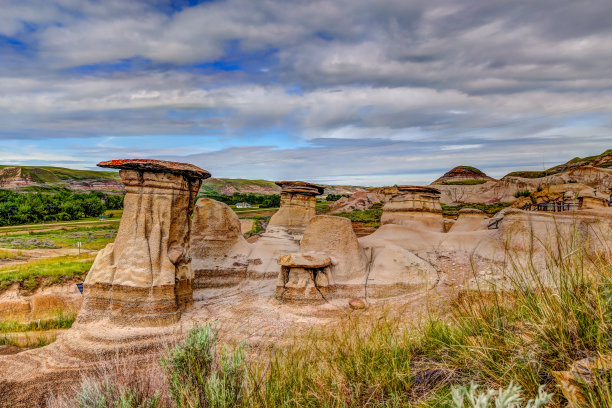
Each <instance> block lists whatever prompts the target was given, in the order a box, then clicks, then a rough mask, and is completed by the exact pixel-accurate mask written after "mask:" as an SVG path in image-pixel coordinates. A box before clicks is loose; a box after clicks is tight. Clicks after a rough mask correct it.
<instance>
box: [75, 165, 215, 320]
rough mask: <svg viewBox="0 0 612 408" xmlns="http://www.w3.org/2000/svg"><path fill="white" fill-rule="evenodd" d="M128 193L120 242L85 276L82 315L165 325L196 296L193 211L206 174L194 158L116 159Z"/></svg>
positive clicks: (93, 318) (178, 316)
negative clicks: (179, 160)
mask: <svg viewBox="0 0 612 408" xmlns="http://www.w3.org/2000/svg"><path fill="white" fill-rule="evenodd" d="M98 166H100V167H110V168H116V169H121V171H120V175H121V180H122V181H123V183H124V184H125V188H126V191H127V194H126V195H125V202H124V203H125V204H124V212H123V217H122V218H121V224H120V226H119V231H118V233H117V238H116V239H115V242H114V243H112V244H109V245H108V246H107V247H106V248H104V249H103V250H102V251H100V252H99V253H98V256H97V257H96V259H95V261H94V264H93V266H92V267H91V270H90V271H89V273H88V274H87V278H86V279H85V283H84V285H83V286H84V295H85V296H84V303H83V307H82V311H81V313H80V314H79V321H81V322H86V321H91V320H99V319H105V318H108V319H110V321H111V322H112V323H114V324H126V325H140V326H150V325H165V324H168V323H171V322H175V321H178V320H179V318H180V313H181V310H183V309H184V308H185V306H187V305H189V304H191V303H192V301H193V297H192V281H193V270H192V269H191V263H190V260H191V258H190V255H189V238H190V218H189V217H190V215H191V213H192V211H193V202H194V200H195V197H196V194H197V192H198V190H199V188H200V185H201V179H203V178H206V177H210V174H209V173H208V172H207V171H205V170H202V169H200V168H198V167H196V166H193V165H190V164H182V163H174V162H165V161H159V160H144V159H132V160H112V161H107V162H102V163H99V164H98Z"/></svg>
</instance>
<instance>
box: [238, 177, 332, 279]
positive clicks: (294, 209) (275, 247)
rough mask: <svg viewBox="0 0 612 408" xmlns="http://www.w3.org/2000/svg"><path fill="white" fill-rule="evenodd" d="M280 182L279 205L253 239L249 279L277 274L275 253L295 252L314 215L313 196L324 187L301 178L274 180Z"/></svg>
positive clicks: (277, 265) (264, 277) (314, 204)
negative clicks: (260, 232)
mask: <svg viewBox="0 0 612 408" xmlns="http://www.w3.org/2000/svg"><path fill="white" fill-rule="evenodd" d="M276 184H278V185H279V186H281V188H282V190H281V206H280V209H279V210H278V211H277V212H276V214H274V215H273V216H272V218H270V222H269V223H268V227H267V228H266V232H265V233H264V234H262V236H261V237H260V238H259V239H258V240H257V242H255V244H254V245H253V250H252V251H251V254H250V255H249V266H248V268H247V275H248V276H249V277H250V278H251V279H270V278H276V277H277V276H278V274H279V272H280V269H281V268H280V265H279V264H278V263H277V260H278V257H279V256H280V255H283V254H289V253H292V252H297V251H298V250H299V249H300V240H301V239H302V236H303V235H304V230H305V229H306V226H307V225H308V223H309V222H310V220H311V219H312V218H313V217H314V216H315V213H316V205H317V199H316V196H317V195H320V194H323V191H324V187H322V186H318V185H316V184H310V183H306V182H304V181H277V182H276Z"/></svg>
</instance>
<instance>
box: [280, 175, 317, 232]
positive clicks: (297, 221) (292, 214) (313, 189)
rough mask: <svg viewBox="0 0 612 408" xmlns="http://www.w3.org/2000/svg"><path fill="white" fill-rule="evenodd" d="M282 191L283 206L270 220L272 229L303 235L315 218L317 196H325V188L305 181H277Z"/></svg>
mask: <svg viewBox="0 0 612 408" xmlns="http://www.w3.org/2000/svg"><path fill="white" fill-rule="evenodd" d="M276 184H277V185H279V186H280V187H281V188H282V190H281V205H280V209H279V210H278V212H277V213H276V214H274V215H273V216H272V218H270V224H269V226H271V227H285V228H287V229H289V232H298V233H300V232H301V233H303V232H304V229H306V226H307V225H308V223H309V222H310V220H311V219H312V217H314V216H315V213H316V205H317V199H316V196H318V195H321V194H323V191H324V190H325V188H324V187H323V186H319V185H316V184H311V183H306V182H305V181H277V182H276Z"/></svg>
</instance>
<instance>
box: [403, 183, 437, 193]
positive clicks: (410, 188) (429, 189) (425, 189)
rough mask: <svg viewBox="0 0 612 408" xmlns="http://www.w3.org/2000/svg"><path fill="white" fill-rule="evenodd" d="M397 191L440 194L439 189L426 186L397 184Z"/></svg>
mask: <svg viewBox="0 0 612 408" xmlns="http://www.w3.org/2000/svg"><path fill="white" fill-rule="evenodd" d="M397 191H398V193H399V194H406V193H421V194H435V195H440V190H438V189H437V188H433V187H427V186H406V185H405V186H397Z"/></svg>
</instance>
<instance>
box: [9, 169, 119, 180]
mask: <svg viewBox="0 0 612 408" xmlns="http://www.w3.org/2000/svg"><path fill="white" fill-rule="evenodd" d="M18 169H21V177H22V178H24V179H28V180H31V181H33V182H35V183H40V184H47V183H61V182H63V181H70V180H76V181H84V180H91V181H96V180H100V181H104V180H119V173H118V172H115V171H112V172H111V171H98V170H75V169H67V168H64V167H46V166H45V167H36V166H6V165H0V180H3V179H11V178H14V177H16V176H19V170H18ZM2 170H4V171H2Z"/></svg>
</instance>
